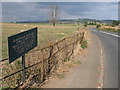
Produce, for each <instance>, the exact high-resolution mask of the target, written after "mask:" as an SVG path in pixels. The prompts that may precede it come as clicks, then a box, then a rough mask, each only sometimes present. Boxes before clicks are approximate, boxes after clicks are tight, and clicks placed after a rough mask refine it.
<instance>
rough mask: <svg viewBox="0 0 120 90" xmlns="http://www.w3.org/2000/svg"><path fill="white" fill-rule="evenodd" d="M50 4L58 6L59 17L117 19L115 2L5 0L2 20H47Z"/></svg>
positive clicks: (116, 4)
mask: <svg viewBox="0 0 120 90" xmlns="http://www.w3.org/2000/svg"><path fill="white" fill-rule="evenodd" d="M8 1H10V0H8ZM14 1H15V0H14ZM18 1H20V0H18ZM21 1H23V0H21ZM24 1H25V0H24ZM26 1H27V0H26ZM51 4H53V5H58V6H59V8H60V11H61V14H60V18H61V19H78V18H92V19H100V20H106V19H112V20H117V19H118V3H117V2H76V3H75V2H61V3H60V2H59V3H54V2H51V3H49V2H44V3H43V2H7V0H6V2H3V3H2V21H3V22H16V21H36V20H37V21H39V20H48V19H49V16H48V10H49V6H50V5H51Z"/></svg>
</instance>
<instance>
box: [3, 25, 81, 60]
mask: <svg viewBox="0 0 120 90" xmlns="http://www.w3.org/2000/svg"><path fill="white" fill-rule="evenodd" d="M34 27H38V40H39V41H38V43H39V45H38V48H43V47H44V46H48V45H51V44H52V43H54V42H56V41H57V40H59V39H61V38H63V37H66V36H71V35H72V34H73V33H75V32H76V30H77V29H78V28H82V27H81V26H78V25H75V24H59V25H57V26H56V27H53V26H51V25H50V24H40V23H2V57H3V59H4V58H7V57H8V44H7V38H8V37H9V36H11V35H14V34H17V33H19V32H21V31H24V30H29V29H31V28H34ZM81 30H82V29H81Z"/></svg>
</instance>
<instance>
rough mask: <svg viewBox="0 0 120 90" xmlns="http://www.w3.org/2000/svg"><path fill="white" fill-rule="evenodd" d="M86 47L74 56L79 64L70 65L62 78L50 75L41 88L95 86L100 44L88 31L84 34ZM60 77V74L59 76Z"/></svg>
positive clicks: (97, 75)
mask: <svg viewBox="0 0 120 90" xmlns="http://www.w3.org/2000/svg"><path fill="white" fill-rule="evenodd" d="M86 40H88V48H86V49H85V50H83V51H82V53H81V54H80V55H79V56H77V57H75V58H74V59H73V60H79V61H80V64H77V65H76V66H73V67H70V68H68V69H67V71H66V72H64V75H63V78H58V77H56V76H54V75H51V76H50V77H49V79H48V80H47V81H45V83H44V85H43V86H42V87H41V88H97V85H98V80H99V66H100V59H101V58H100V57H101V54H100V44H99V41H98V40H97V38H96V36H95V35H94V34H92V33H91V32H90V31H88V32H87V34H86ZM61 77H62V76H61Z"/></svg>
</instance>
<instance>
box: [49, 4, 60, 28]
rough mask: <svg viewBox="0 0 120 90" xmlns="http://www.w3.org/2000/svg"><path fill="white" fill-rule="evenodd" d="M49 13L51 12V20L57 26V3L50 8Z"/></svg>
mask: <svg viewBox="0 0 120 90" xmlns="http://www.w3.org/2000/svg"><path fill="white" fill-rule="evenodd" d="M49 11H50V12H49V14H50V22H51V23H52V24H53V26H54V27H55V25H56V23H57V22H58V19H59V14H60V11H59V7H58V6H57V5H51V6H50V8H49Z"/></svg>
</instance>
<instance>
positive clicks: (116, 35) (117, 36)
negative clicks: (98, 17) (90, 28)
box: [100, 31, 120, 37]
mask: <svg viewBox="0 0 120 90" xmlns="http://www.w3.org/2000/svg"><path fill="white" fill-rule="evenodd" d="M100 32H101V33H105V34H108V35H111V36H115V37H120V36H119V35H116V34H112V33H108V32H103V31H100Z"/></svg>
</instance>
